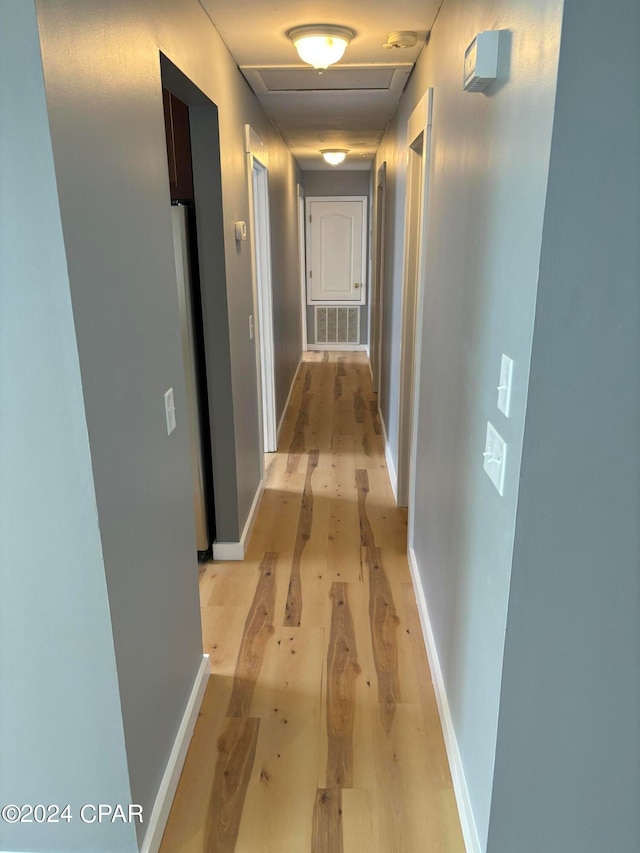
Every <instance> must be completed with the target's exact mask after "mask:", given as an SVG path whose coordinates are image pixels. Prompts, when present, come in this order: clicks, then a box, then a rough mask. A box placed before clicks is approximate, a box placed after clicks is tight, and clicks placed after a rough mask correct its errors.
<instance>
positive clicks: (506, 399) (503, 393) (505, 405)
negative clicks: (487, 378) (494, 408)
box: [498, 353, 513, 418]
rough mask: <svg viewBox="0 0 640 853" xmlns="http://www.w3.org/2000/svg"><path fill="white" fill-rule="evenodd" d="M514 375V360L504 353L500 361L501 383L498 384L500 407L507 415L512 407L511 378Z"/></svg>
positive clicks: (506, 415)
mask: <svg viewBox="0 0 640 853" xmlns="http://www.w3.org/2000/svg"><path fill="white" fill-rule="evenodd" d="M512 377H513V360H512V359H510V358H509V356H508V355H505V354H504V353H503V354H502V360H501V362H500V384H499V385H498V408H499V409H500V411H501V412H502V413H503V414H504V416H505V417H507V418H508V417H509V410H510V408H511V380H512Z"/></svg>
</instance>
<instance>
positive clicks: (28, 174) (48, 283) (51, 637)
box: [0, 0, 138, 853]
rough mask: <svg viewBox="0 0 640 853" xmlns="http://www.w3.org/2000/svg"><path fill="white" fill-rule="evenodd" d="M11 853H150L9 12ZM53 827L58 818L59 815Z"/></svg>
mask: <svg viewBox="0 0 640 853" xmlns="http://www.w3.org/2000/svg"><path fill="white" fill-rule="evenodd" d="M0 103H2V111H3V115H2V118H1V119H0V149H1V150H2V152H3V156H2V158H0V186H1V187H2V192H1V193H0V232H1V234H2V238H1V239H0V388H1V389H2V398H1V403H0V685H1V686H0V756H1V758H0V802H1V803H2V804H3V805H4V804H7V803H16V804H18V805H21V804H23V803H31V804H33V805H35V804H37V803H44V804H46V805H48V804H50V803H57V804H60V808H61V809H62V808H64V806H65V805H66V804H67V803H68V804H69V805H70V810H71V814H72V815H73V816H74V818H75V819H73V820H71V821H69V822H67V821H65V819H64V817H63V818H62V819H61V820H60V822H59V823H56V824H53V823H49V824H42V823H37V822H35V821H33V820H32V821H31V822H30V823H14V824H10V823H9V822H7V821H4V820H2V821H0V849H2V850H29V851H39V850H47V851H58V853H72V852H73V853H85V851H87V850H102V851H110V853H114V851H118V853H125V852H126V853H133V851H137V849H138V848H137V845H136V839H135V831H134V827H133V826H132V825H125V824H122V823H120V824H118V825H114V826H110V825H108V824H106V823H105V824H99V825H98V824H91V825H90V824H86V823H83V822H82V821H81V820H80V818H79V813H80V809H81V807H82V806H83V805H84V804H85V803H114V804H115V803H129V802H131V791H130V788H129V776H128V771H127V762H126V756H125V751H124V732H123V727H122V713H121V709H120V701H119V697H118V681H117V673H116V660H115V653H114V646H113V636H112V631H111V624H110V620H109V602H108V600H107V587H106V582H105V568H104V560H103V554H102V548H101V542H100V532H99V529H98V512H97V507H96V496H95V487H94V480H93V474H92V470H91V457H90V453H89V438H88V435H87V423H86V416H85V411H84V402H83V398H82V387H81V382H80V366H79V363H78V350H77V347H76V340H75V333H74V328H73V314H72V308H71V296H70V292H69V276H68V272H67V266H66V261H65V254H64V243H63V238H62V227H61V222H60V211H59V208H58V198H57V191H56V179H55V174H54V165H53V156H52V151H51V139H50V136H49V124H48V118H47V110H46V103H45V94H44V79H43V74H42V64H41V61H40V51H39V43H38V29H37V22H36V12H35V4H34V2H29V0H3V2H2V3H1V4H0ZM51 816H53V815H51Z"/></svg>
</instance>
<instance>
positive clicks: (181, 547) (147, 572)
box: [37, 0, 299, 849]
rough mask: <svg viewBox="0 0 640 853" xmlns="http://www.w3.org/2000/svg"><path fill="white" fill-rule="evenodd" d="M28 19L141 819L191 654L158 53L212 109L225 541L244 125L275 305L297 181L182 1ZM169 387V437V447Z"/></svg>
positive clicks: (290, 359) (254, 402)
mask: <svg viewBox="0 0 640 853" xmlns="http://www.w3.org/2000/svg"><path fill="white" fill-rule="evenodd" d="M37 9H38V24H39V28H40V37H41V49H42V58H43V65H44V76H45V83H46V97H47V106H48V114H49V121H50V127H51V137H52V144H53V154H54V160H55V170H56V179H57V187H58V193H59V202H60V211H61V219H62V228H63V233H64V241H65V250H66V260H67V265H68V271H69V279H70V284H71V296H72V302H73V313H74V321H75V330H76V336H77V345H78V353H79V361H80V369H81V374H82V387H83V391H84V404H85V410H86V418H87V426H88V434H89V442H90V447H91V456H92V465H93V475H94V480H95V492H96V499H97V508H98V514H99V524H100V533H101V537H102V549H103V554H104V562H105V571H106V581H107V588H108V594H109V606H110V612H111V619H112V625H113V638H114V644H115V652H116V661H117V672H118V683H119V690H120V699H121V705H122V717H123V723H124V734H125V740H126V750H127V761H128V769H129V775H130V780H131V791H132V796H133V798H134V801H135V802H139V803H141V804H142V805H144V807H145V810H146V813H147V814H149V813H150V809H151V806H152V804H153V801H154V799H155V796H156V793H157V790H158V786H159V782H160V779H161V776H162V772H163V770H164V768H165V765H166V762H167V758H168V756H169V752H170V749H171V746H172V744H173V741H174V738H175V735H176V732H177V729H178V725H179V722H180V719H181V717H182V714H183V711H184V708H185V704H186V701H187V698H188V696H189V692H190V689H191V686H192V684H193V679H194V676H195V674H196V671H197V668H198V665H199V662H200V660H201V653H202V647H201V638H200V617H199V606H198V585H197V577H198V571H197V566H196V563H195V537H194V525H193V511H192V506H191V482H190V469H189V456H188V446H187V431H186V428H185V422H184V416H185V395H184V388H183V380H182V363H181V352H180V345H179V336H178V325H177V316H178V315H177V299H176V289H175V275H174V270H173V253H172V248H171V246H172V243H171V230H170V216H169V192H168V178H167V164H166V150H165V140H164V126H163V112H162V98H161V80H160V52H162V53H163V54H164V55H166V56H167V57H168V58H169V59H170V60H171V61H172V62H173V63H174V64H175V65H176V66H177V67H178V68H180V69H181V70H182V71H183V72H184V74H185V75H186V76H187V77H188V78H189V79H191V80H192V81H193V82H194V84H195V85H196V86H197V87H198V88H200V89H201V90H202V91H203V92H204V93H205V94H206V95H207V96H208V97H209V98H210V100H211V101H213V102H214V103H215V104H216V105H217V107H218V110H219V122H220V143H221V152H222V155H221V161H222V162H221V169H222V193H223V201H222V210H223V230H224V252H225V266H226V276H227V301H228V312H229V340H230V350H231V391H232V396H233V417H234V440H235V448H236V478H237V504H236V517H237V519H238V529H242V527H243V525H244V522H245V520H246V518H247V514H248V512H249V508H250V506H251V503H252V501H253V498H254V495H255V492H256V489H257V487H258V483H259V480H260V461H261V453H262V449H261V447H260V445H259V440H258V422H257V413H258V397H257V379H256V362H255V351H254V343H253V342H252V341H250V340H249V334H248V317H249V315H250V314H251V313H253V312H254V307H253V293H252V283H251V263H250V256H249V245H250V244H249V242H248V241H247V242H246V243H243V244H241V245H240V246H238V245H237V244H236V241H235V238H234V229H233V223H234V221H235V220H245V221H249V209H248V186H247V176H246V171H245V168H246V161H245V153H244V125H245V123H250V124H251V125H252V126H253V127H254V128H255V130H256V131H257V132H258V133H259V134H260V135H261V136H262V138H263V139H264V141H265V143H266V145H267V148H268V150H269V152H270V160H271V179H272V183H273V185H274V186H275V188H276V191H275V193H274V199H273V205H272V221H273V222H274V223H278V224H279V225H281V226H282V228H283V234H280V235H278V237H277V238H276V239H275V240H274V246H275V253H274V254H275V255H276V257H275V259H274V267H275V268H276V269H277V270H278V271H279V272H278V275H279V283H278V290H277V297H278V299H279V300H280V301H282V300H283V299H287V298H289V295H290V294H295V299H296V305H297V306H298V305H299V302H298V301H297V293H298V280H297V277H296V276H295V275H294V274H293V272H292V270H293V271H294V270H295V263H296V262H295V252H296V244H295V242H294V243H293V245H292V246H291V247H289V251H290V254H291V257H292V260H291V261H290V260H289V259H286V260H284V259H283V258H282V257H281V256H282V255H283V254H284V253H285V249H286V244H287V241H288V239H289V236H288V235H291V234H295V228H296V223H295V218H294V215H293V211H294V204H295V193H294V188H295V182H296V179H297V178H298V177H299V170H298V168H297V166H296V164H295V161H294V160H293V158H292V157H291V156H290V155H289V154H288V152H287V151H286V150H285V149H284V146H283V144H282V142H281V140H280V138H279V137H278V135H277V134H276V133H275V131H274V130H273V128H272V126H271V124H270V122H269V121H268V120H267V119H266V118H265V116H264V114H263V112H262V110H261V108H260V106H259V104H258V102H257V100H256V99H255V97H254V96H253V94H252V93H251V91H250V90H249V88H248V86H247V84H246V82H245V81H244V79H243V77H242V75H241V74H240V73H239V71H238V69H237V67H236V65H235V63H234V62H233V60H232V59H231V57H230V55H229V54H228V52H227V50H226V48H225V46H224V44H223V43H222V41H221V39H220V38H219V36H218V34H217V31H216V30H215V28H214V27H213V25H212V24H211V22H210V21H209V19H208V17H207V16H206V14H205V13H204V11H203V9H202V7H201V6H200V5H199V4H198V3H197V2H195V0H180V2H174V0H160V2H155V3H153V4H149V3H147V2H144V0H134V2H131V1H130V0H115V2H113V0H109V1H108V0H96V2H93V3H91V4H78V3H76V2H73V0H58V2H54V3H50V2H39V3H38V4H37ZM287 187H291V188H293V189H292V196H293V198H292V200H287V199H285V195H286V193H287ZM290 220H291V221H290ZM275 313H276V315H277V316H278V318H279V320H278V322H279V324H280V325H279V332H280V334H281V335H282V336H285V337H287V338H288V339H289V340H290V343H289V344H288V345H287V347H286V348H285V349H280V350H279V351H278V354H277V355H278V359H279V362H278V367H277V375H278V378H279V380H278V381H279V386H278V399H279V400H283V399H284V397H285V396H286V393H287V391H288V384H289V383H290V382H291V379H292V378H293V375H294V372H295V368H296V367H297V363H298V356H299V322H296V323H295V324H293V326H292V327H291V328H288V323H289V315H288V314H287V311H286V310H284V309H283V308H282V306H281V305H280V304H278V306H277V307H276V309H275ZM283 385H284V386H285V390H283V389H282V387H281V386H283ZM171 386H172V387H173V388H174V391H175V399H176V406H177V419H178V428H177V430H176V431H175V432H174V433H173V434H172V435H171V436H170V437H167V435H166V428H165V423H164V409H163V394H164V391H165V390H166V389H167V388H169V387H171ZM231 500H233V496H231ZM109 849H111V848H109Z"/></svg>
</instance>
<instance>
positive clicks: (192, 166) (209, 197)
mask: <svg viewBox="0 0 640 853" xmlns="http://www.w3.org/2000/svg"><path fill="white" fill-rule="evenodd" d="M160 69H161V79H162V88H163V104H164V111H165V131H166V134H167V163H168V178H169V187H168V189H169V190H170V192H169V193H168V196H167V205H169V202H170V201H171V205H172V207H171V217H172V222H173V227H174V248H175V250H176V251H175V255H176V278H177V280H178V281H179V279H180V278H181V277H182V278H184V279H185V280H186V281H187V282H188V285H187V287H186V289H185V288H184V287H183V288H182V295H180V290H178V301H179V303H180V308H181V313H183V314H184V317H185V318H186V321H187V322H186V324H183V328H182V330H181V337H182V344H183V358H184V367H185V388H186V392H187V398H188V400H189V396H190V388H191V389H192V394H191V397H192V405H190V412H189V413H188V421H189V423H188V428H189V434H190V446H191V461H192V476H193V484H194V521H195V526H196V532H197V533H196V535H197V549H198V553H199V557H200V558H205V557H209V556H210V555H211V548H212V545H214V543H215V542H216V541H236V540H237V539H238V528H239V523H238V511H237V473H236V457H235V441H234V434H235V433H234V422H233V402H232V388H231V349H230V341H229V319H228V308H227V285H226V268H225V255H224V231H223V216H222V180H221V173H220V142H219V131H218V110H217V107H216V105H215V104H214V103H213V102H212V101H210V100H209V99H208V98H207V97H206V95H205V94H204V93H203V92H201V91H200V89H198V88H197V86H195V85H194V84H193V83H192V82H191V81H190V80H189V79H188V77H186V76H185V75H184V74H183V73H182V72H181V71H180V70H179V69H178V68H177V67H176V66H175V65H173V63H171V62H170V61H169V60H168V59H167V58H166V57H165V56H163V55H162V54H160ZM169 196H170V198H169ZM188 302H190V305H188V304H187V303H188ZM189 337H190V338H191V340H190V347H189V346H188V344H189V340H188V339H189ZM198 435H199V446H198ZM198 469H199V472H198ZM214 483H215V489H214Z"/></svg>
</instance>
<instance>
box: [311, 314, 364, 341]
mask: <svg viewBox="0 0 640 853" xmlns="http://www.w3.org/2000/svg"><path fill="white" fill-rule="evenodd" d="M315 320H316V343H317V344H358V343H360V308H359V306H352V305H344V306H343V305H340V306H339V307H338V306H333V305H316V306H315Z"/></svg>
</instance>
